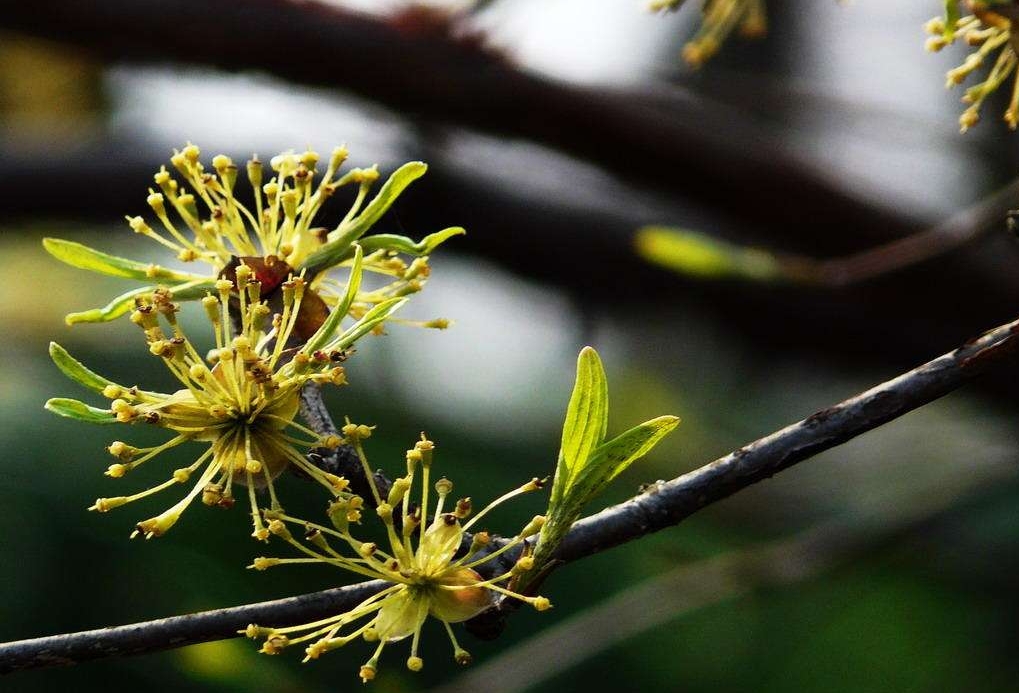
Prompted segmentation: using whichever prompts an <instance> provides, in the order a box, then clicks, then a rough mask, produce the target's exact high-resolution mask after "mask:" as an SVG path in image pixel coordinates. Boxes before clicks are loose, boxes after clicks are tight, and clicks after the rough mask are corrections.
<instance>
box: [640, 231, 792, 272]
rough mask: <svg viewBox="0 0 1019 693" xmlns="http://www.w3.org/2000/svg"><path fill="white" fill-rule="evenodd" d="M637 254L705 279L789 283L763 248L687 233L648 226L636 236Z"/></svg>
mask: <svg viewBox="0 0 1019 693" xmlns="http://www.w3.org/2000/svg"><path fill="white" fill-rule="evenodd" d="M634 245H635V247H636V251H637V254H638V255H640V256H641V257H643V258H644V259H645V260H648V261H649V262H653V263H655V264H656V265H661V266H662V267H665V268H666V269H670V270H673V271H674V272H678V273H680V274H685V275H688V276H692V277H698V278H704V279H721V278H729V277H731V278H734V279H743V280H750V281H782V280H785V279H787V277H786V276H785V271H784V268H783V266H782V263H781V262H780V261H779V260H778V258H776V257H775V256H774V255H773V254H771V253H769V252H768V251H766V250H762V249H761V248H753V247H749V246H741V245H736V244H734V243H729V242H727V241H723V240H721V239H719V238H712V237H711V236H706V235H704V234H701V233H696V232H694V231H687V230H686V229H678V228H670V227H665V226H645V227H644V228H642V229H640V230H638V231H637V234H636V236H634Z"/></svg>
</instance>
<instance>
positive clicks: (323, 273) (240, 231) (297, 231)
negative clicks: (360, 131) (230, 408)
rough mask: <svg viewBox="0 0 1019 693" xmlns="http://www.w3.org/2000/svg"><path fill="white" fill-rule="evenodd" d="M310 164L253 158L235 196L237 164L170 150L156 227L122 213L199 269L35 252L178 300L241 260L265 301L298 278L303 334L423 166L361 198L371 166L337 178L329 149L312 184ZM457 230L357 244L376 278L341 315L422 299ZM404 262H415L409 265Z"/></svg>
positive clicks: (101, 316)
mask: <svg viewBox="0 0 1019 693" xmlns="http://www.w3.org/2000/svg"><path fill="white" fill-rule="evenodd" d="M319 158H320V157H319V155H318V153H317V152H314V151H310V150H309V151H305V152H303V153H301V154H295V153H292V152H286V153H283V154H279V155H278V156H275V157H273V158H272V159H271V160H270V162H269V168H270V169H271V171H270V172H266V171H265V168H266V167H265V165H264V164H263V163H262V162H261V161H260V160H259V159H258V157H254V158H253V159H251V160H250V161H248V162H247V164H246V166H245V170H246V175H247V178H248V183H249V184H250V190H245V191H244V194H243V195H239V193H241V187H242V186H240V185H239V181H238V178H239V176H238V167H237V165H236V164H234V162H233V161H232V160H231V159H230V158H229V157H227V156H224V155H222V154H221V155H218V156H215V157H213V159H212V164H211V170H210V169H208V168H207V167H206V166H205V164H203V163H202V161H201V151H200V150H199V148H198V147H197V146H195V145H193V144H188V145H187V146H185V147H184V148H183V149H182V150H180V151H176V150H175V151H174V154H173V156H172V157H170V164H171V167H172V169H173V170H172V171H171V170H167V168H166V167H165V166H164V167H162V168H161V169H160V170H159V171H158V172H157V173H156V174H155V177H154V181H155V185H156V187H155V188H150V189H149V195H148V198H147V202H148V205H149V207H150V209H151V212H152V214H153V215H154V216H155V219H152V218H151V217H149V219H146V218H145V217H143V216H129V217H127V222H128V225H129V226H130V227H131V229H132V230H133V231H134V232H135V233H137V234H139V235H142V236H145V237H146V238H149V239H151V240H152V241H154V242H156V243H158V244H159V245H161V246H163V247H165V248H167V249H169V250H170V251H172V252H173V253H174V254H175V255H176V256H177V259H178V260H180V261H182V262H184V263H187V264H188V265H191V264H195V263H198V264H202V263H204V264H206V265H207V266H208V270H201V269H199V270H198V271H181V270H173V269H168V268H165V267H160V266H158V265H154V264H151V263H143V262H138V261H135V260H130V259H126V258H120V257H116V256H113V255H108V254H106V253H103V252H100V251H98V250H94V249H92V248H88V247H87V246H83V245H81V244H79V243H74V242H71V241H65V240H61V239H55V238H47V239H45V240H44V242H43V245H44V246H45V247H46V249H47V250H48V251H49V252H50V253H51V254H52V255H54V256H55V257H56V258H57V259H59V260H61V261H63V262H66V263H68V264H71V265H74V266H76V267H80V268H83V269H88V270H92V271H95V272H100V273H103V274H109V275H113V276H117V277H121V278H126V279H136V280H139V281H144V282H149V283H152V282H154V281H155V282H161V283H164V284H166V285H168V286H170V288H171V291H172V292H173V295H174V298H176V299H177V300H195V299H199V298H201V297H202V296H203V295H204V293H205V291H207V290H208V289H209V287H210V286H211V285H212V284H214V283H215V282H216V281H217V280H219V279H221V278H224V277H225V278H232V272H233V271H234V269H235V268H236V266H237V265H238V264H239V263H241V262H243V263H245V264H247V265H248V266H249V267H251V268H252V270H253V271H254V272H255V273H256V275H257V276H258V278H259V279H260V280H261V282H262V291H263V294H264V296H265V297H269V296H270V295H271V294H273V293H274V292H275V291H276V290H277V287H278V286H279V284H280V283H281V282H282V281H283V280H285V279H286V278H287V277H288V276H289V275H290V274H303V275H304V277H305V279H306V281H307V282H308V290H307V292H306V297H305V303H304V310H305V313H306V315H305V316H304V319H303V320H302V323H301V324H299V325H298V326H297V328H296V329H297V333H298V334H299V335H301V334H304V333H306V334H310V333H311V332H313V331H314V330H315V328H316V327H317V324H316V322H318V321H320V320H321V319H322V316H323V315H324V313H325V312H326V308H333V307H335V306H336V305H337V304H338V302H339V301H340V298H341V297H342V294H343V291H344V289H345V287H346V286H347V283H346V282H343V281H338V280H337V279H335V278H332V277H330V276H329V270H330V269H332V268H336V267H341V268H349V267H350V266H351V264H352V262H353V256H354V248H353V246H354V243H355V242H356V241H358V240H359V239H361V238H362V236H364V235H365V234H366V232H367V231H369V230H370V229H371V227H372V226H373V225H374V224H375V223H376V222H377V221H378V220H379V219H380V218H381V217H382V215H383V214H385V212H386V211H387V210H388V209H389V208H390V206H391V205H392V204H393V202H394V201H395V200H396V199H397V197H398V196H399V195H400V194H401V193H402V192H403V190H404V189H405V188H406V187H407V186H408V185H410V184H411V183H412V182H413V181H414V180H416V179H417V178H419V177H421V176H422V175H424V173H425V171H426V170H427V167H426V166H425V164H423V163H421V162H417V161H415V162H409V163H407V164H404V165H403V166H401V167H400V168H399V169H398V170H397V171H395V172H394V173H393V174H392V175H391V176H390V177H389V179H388V180H387V181H386V182H385V183H384V184H383V185H382V187H381V189H380V191H379V192H378V194H377V195H376V196H375V197H374V198H371V199H369V192H370V191H371V189H372V187H373V186H374V184H375V183H376V182H377V181H378V179H379V172H378V169H377V168H376V167H375V166H372V167H370V168H354V169H351V170H350V171H348V172H346V173H345V174H343V175H340V168H341V166H342V165H343V163H344V162H345V161H346V159H347V150H346V148H345V147H337V148H336V149H334V150H333V152H332V155H331V156H330V157H329V161H328V164H327V165H326V170H325V172H324V173H322V174H321V177H320V178H318V179H317V180H316V178H317V176H318V175H319V171H318V163H319ZM266 178H268V180H267V181H266ZM345 186H351V187H355V188H356V189H357V192H356V194H354V199H353V202H352V204H351V207H350V209H349V210H348V211H347V213H346V214H345V215H344V217H343V218H342V219H341V220H340V221H339V223H337V224H336V225H335V226H334V227H333V228H331V229H329V228H325V227H320V226H315V220H316V218H317V217H318V216H319V212H320V211H321V209H322V207H323V205H324V204H325V203H326V201H327V200H328V199H329V198H330V197H332V196H333V195H334V194H335V193H336V192H337V190H339V189H340V188H343V187H345ZM244 187H247V186H244ZM242 196H243V197H246V198H247V197H250V198H253V202H252V203H249V204H245V203H244V202H242V201H241V199H240V198H241V197H242ZM463 232H464V231H463V229H462V228H459V227H451V228H448V229H444V230H442V231H439V232H437V233H434V234H431V235H429V236H427V237H425V238H424V239H422V240H421V241H420V242H417V243H415V242H414V241H412V240H410V239H409V238H405V237H402V236H395V235H390V234H379V235H374V236H367V237H366V238H364V239H363V240H362V241H361V244H360V245H361V247H362V249H363V250H364V259H363V267H364V270H365V271H367V272H370V273H372V274H374V275H377V276H378V277H379V278H380V279H381V281H378V282H375V284H376V285H375V286H372V287H363V288H362V289H361V290H360V291H359V292H358V294H357V295H356V296H355V298H354V300H353V301H352V302H351V303H350V304H349V305H348V306H347V311H348V312H349V314H350V315H351V316H352V317H354V318H358V317H360V316H361V315H363V314H364V313H366V312H367V311H368V310H370V309H371V307H372V306H375V305H378V304H379V303H381V302H383V301H386V300H389V299H391V298H394V297H400V296H408V295H410V294H413V293H416V292H418V291H420V290H421V289H422V288H423V286H424V285H425V283H426V282H427V280H428V276H429V273H430V268H429V265H428V257H427V256H428V254H429V253H430V252H431V251H432V250H434V249H435V248H436V247H437V246H439V245H440V244H441V243H443V242H444V241H445V240H447V239H448V238H450V237H452V236H455V235H459V234H462V233H463ZM401 255H411V256H415V257H414V258H413V259H411V260H409V261H408V260H405V259H403V258H402V257H401ZM153 288H154V286H148V287H145V288H143V289H139V290H135V291H132V292H128V293H127V294H123V295H122V296H119V297H117V298H115V299H114V300H113V301H112V302H111V303H110V304H109V305H107V306H106V307H104V308H97V309H94V310H89V311H83V312H79V313H72V314H70V315H68V316H67V321H68V322H69V323H76V322H101V321H108V320H113V319H116V318H117V317H119V316H121V315H124V314H126V313H128V312H129V311H130V309H131V303H132V301H133V299H134V298H135V297H136V296H137V295H138V294H139V293H145V292H147V291H151V290H152V289H153ZM415 324H419V325H425V323H415ZM425 326H430V325H425ZM305 336H306V335H305Z"/></svg>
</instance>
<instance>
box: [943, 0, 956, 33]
mask: <svg viewBox="0 0 1019 693" xmlns="http://www.w3.org/2000/svg"><path fill="white" fill-rule="evenodd" d="M958 21H959V0H945V33H944V34H943V36H944V38H945V40H946V41H951V40H952V39H954V38H955V25H956V22H958Z"/></svg>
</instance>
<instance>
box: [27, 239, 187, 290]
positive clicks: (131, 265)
mask: <svg viewBox="0 0 1019 693" xmlns="http://www.w3.org/2000/svg"><path fill="white" fill-rule="evenodd" d="M42 245H43V247H44V248H45V249H46V251H47V252H48V253H49V254H50V255H52V256H53V257H55V258H56V259H58V260H60V261H61V262H64V263H67V264H68V265H71V266H72V267H78V268H80V269H85V270H89V271H92V272H98V273H99V274H108V275H110V276H111V277H123V278H125V279H139V280H141V281H147V282H150V281H153V280H162V281H168V282H187V281H194V280H195V279H201V277H200V276H199V275H197V274H189V273H187V272H177V271H175V270H171V269H167V268H165V267H160V266H159V265H149V264H146V263H144V262H138V261H136V260H128V259H126V258H122V257H117V256H116V255H109V254H107V253H104V252H102V251H99V250H96V249H94V248H89V247H88V246H87V245H82V244H81V243H75V242H74V241H65V240H63V239H61V238H44V239H43V240H42Z"/></svg>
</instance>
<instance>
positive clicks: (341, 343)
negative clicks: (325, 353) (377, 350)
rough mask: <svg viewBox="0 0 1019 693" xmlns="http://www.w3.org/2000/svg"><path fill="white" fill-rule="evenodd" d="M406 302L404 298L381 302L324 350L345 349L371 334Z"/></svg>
mask: <svg viewBox="0 0 1019 693" xmlns="http://www.w3.org/2000/svg"><path fill="white" fill-rule="evenodd" d="M406 302H407V299H406V298H391V299H389V300H387V301H383V302H382V303H380V304H378V305H377V306H375V307H374V308H372V309H371V310H369V311H368V312H367V313H365V314H364V317H362V318H361V319H360V320H358V321H357V322H356V323H354V324H353V325H351V326H350V327H349V328H348V329H347V331H346V332H344V333H343V334H341V335H340V336H339V337H337V338H336V339H334V340H333V341H332V342H330V343H329V345H328V346H327V347H326V349H327V350H329V351H332V350H334V349H346V348H347V347H349V346H350V345H351V344H353V343H354V342H356V341H357V340H359V339H360V338H361V337H363V336H364V335H366V334H368V333H369V332H371V331H372V329H374V328H375V327H376V326H377V325H379V324H380V323H383V322H385V321H386V320H387V319H388V318H389V316H390V315H392V314H393V313H395V312H396V311H398V310H399V309H400V308H401V307H402V306H403V304H404V303H406Z"/></svg>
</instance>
